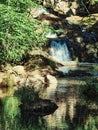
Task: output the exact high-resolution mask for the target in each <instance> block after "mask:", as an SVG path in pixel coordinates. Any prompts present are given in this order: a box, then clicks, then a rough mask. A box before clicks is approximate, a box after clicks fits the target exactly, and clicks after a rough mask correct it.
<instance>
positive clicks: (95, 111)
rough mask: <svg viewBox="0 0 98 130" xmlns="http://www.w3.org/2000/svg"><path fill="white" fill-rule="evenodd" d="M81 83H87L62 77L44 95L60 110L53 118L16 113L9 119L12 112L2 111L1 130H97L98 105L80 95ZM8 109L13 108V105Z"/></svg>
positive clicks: (51, 115)
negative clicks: (79, 87)
mask: <svg viewBox="0 0 98 130" xmlns="http://www.w3.org/2000/svg"><path fill="white" fill-rule="evenodd" d="M80 83H84V80H82V79H80V78H78V77H77V78H76V77H75V78H61V79H58V84H57V87H54V86H55V85H54V86H53V85H52V86H50V87H48V88H47V89H46V90H45V91H44V92H43V94H42V97H44V98H46V99H51V100H53V101H54V102H55V103H56V104H57V105H58V109H56V111H55V112H54V113H52V114H50V115H46V116H41V117H40V116H34V115H26V113H24V115H22V116H21V115H17V114H16V116H15V112H14V115H13V116H10V115H11V111H10V113H6V111H2V112H1V115H0V130H98V106H97V104H96V103H95V102H90V103H88V102H87V101H86V99H85V98H83V97H82V95H81V96H80V95H79V89H78V87H77V86H79V84H80ZM7 107H8V109H11V108H12V107H13V105H12V106H11V105H10V106H7ZM1 110H2V109H1ZM11 110H13V109H11ZM4 112H5V113H4ZM16 113H17V112H16ZM6 115H9V116H6Z"/></svg>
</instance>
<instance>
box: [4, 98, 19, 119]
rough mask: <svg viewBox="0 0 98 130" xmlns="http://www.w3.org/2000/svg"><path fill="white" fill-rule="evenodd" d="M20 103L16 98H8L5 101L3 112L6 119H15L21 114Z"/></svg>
mask: <svg viewBox="0 0 98 130" xmlns="http://www.w3.org/2000/svg"><path fill="white" fill-rule="evenodd" d="M19 105H20V101H19V100H18V98H16V97H13V96H11V97H6V98H5V99H4V100H3V112H4V117H5V118H10V119H14V118H15V117H16V116H17V115H19V113H20V109H19Z"/></svg>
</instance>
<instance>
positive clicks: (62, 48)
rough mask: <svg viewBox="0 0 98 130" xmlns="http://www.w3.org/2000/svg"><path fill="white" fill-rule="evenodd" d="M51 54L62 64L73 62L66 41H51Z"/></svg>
mask: <svg viewBox="0 0 98 130" xmlns="http://www.w3.org/2000/svg"><path fill="white" fill-rule="evenodd" d="M50 54H51V55H52V57H53V58H55V59H56V60H59V61H61V62H66V61H71V58H70V54H69V51H68V48H67V45H66V41H65V40H59V41H51V48H50Z"/></svg>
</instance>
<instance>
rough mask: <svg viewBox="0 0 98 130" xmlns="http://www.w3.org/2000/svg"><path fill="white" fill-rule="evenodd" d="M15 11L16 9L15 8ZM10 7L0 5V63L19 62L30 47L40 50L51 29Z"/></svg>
mask: <svg viewBox="0 0 98 130" xmlns="http://www.w3.org/2000/svg"><path fill="white" fill-rule="evenodd" d="M15 9H16V8H15ZM15 9H14V8H13V7H12V6H6V5H4V4H0V25H1V26H0V30H1V31H0V44H1V46H0V62H5V61H7V62H10V63H11V62H13V63H16V62H19V61H21V59H22V58H23V56H24V55H26V52H27V51H29V50H30V49H31V48H32V47H33V49H35V48H42V47H43V46H44V45H45V41H46V38H45V35H46V33H48V32H49V31H51V29H52V28H51V27H50V26H48V25H44V24H43V23H41V22H40V21H38V20H36V19H30V18H28V17H27V15H26V13H19V12H16V10H15Z"/></svg>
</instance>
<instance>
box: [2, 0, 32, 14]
mask: <svg viewBox="0 0 98 130" xmlns="http://www.w3.org/2000/svg"><path fill="white" fill-rule="evenodd" d="M0 3H1V4H5V5H7V6H11V7H13V8H15V10H17V11H18V12H25V11H26V9H27V8H28V7H30V6H31V5H32V1H31V0H1V1H0Z"/></svg>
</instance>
